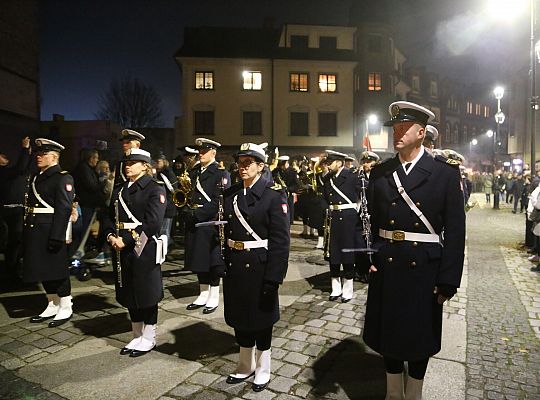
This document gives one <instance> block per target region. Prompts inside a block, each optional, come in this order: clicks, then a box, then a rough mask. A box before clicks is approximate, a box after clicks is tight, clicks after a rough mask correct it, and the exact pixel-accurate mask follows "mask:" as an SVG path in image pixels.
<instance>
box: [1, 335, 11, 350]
mask: <svg viewBox="0 0 540 400" xmlns="http://www.w3.org/2000/svg"><path fill="white" fill-rule="evenodd" d="M14 340H15V339H13V338H11V337H9V336H1V337H0V349H1V348H2V347H3V346H4V345H5V344H7V343H11V342H13V341H14Z"/></svg>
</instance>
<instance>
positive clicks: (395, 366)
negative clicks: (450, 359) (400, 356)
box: [384, 357, 429, 379]
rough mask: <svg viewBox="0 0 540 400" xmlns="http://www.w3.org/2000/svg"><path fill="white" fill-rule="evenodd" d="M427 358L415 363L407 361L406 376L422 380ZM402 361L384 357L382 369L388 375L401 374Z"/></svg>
mask: <svg viewBox="0 0 540 400" xmlns="http://www.w3.org/2000/svg"><path fill="white" fill-rule="evenodd" d="M428 362H429V358H426V359H424V360H417V361H408V365H409V370H408V374H409V376H410V377H412V378H414V379H424V376H425V375H426V370H427V366H428ZM403 364H404V361H403V360H395V359H393V358H388V357H384V367H385V368H386V372H388V373H389V374H400V373H402V372H403Z"/></svg>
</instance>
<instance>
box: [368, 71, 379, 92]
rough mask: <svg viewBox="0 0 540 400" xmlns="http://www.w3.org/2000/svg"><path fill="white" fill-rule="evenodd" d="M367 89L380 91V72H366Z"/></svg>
mask: <svg viewBox="0 0 540 400" xmlns="http://www.w3.org/2000/svg"><path fill="white" fill-rule="evenodd" d="M368 91H369V92H380V91H382V73H380V72H369V73H368Z"/></svg>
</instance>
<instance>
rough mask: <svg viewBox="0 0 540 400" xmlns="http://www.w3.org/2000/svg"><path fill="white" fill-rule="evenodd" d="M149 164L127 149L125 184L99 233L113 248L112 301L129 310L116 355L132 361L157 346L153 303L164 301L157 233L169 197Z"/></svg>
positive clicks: (142, 154) (140, 153) (162, 248)
mask: <svg viewBox="0 0 540 400" xmlns="http://www.w3.org/2000/svg"><path fill="white" fill-rule="evenodd" d="M150 163H151V158H150V153H148V152H147V151H145V150H142V149H137V148H134V149H130V150H128V152H127V154H126V155H125V156H124V159H123V164H124V166H125V174H126V175H125V176H126V178H127V179H128V180H127V181H126V182H124V183H123V184H121V185H117V186H116V187H115V188H114V191H113V194H112V196H111V205H110V208H109V214H108V218H106V219H105V221H104V230H103V231H104V234H105V236H106V238H107V241H108V242H109V244H110V245H111V247H112V250H113V268H114V272H115V277H116V282H115V288H116V301H118V303H120V304H121V305H123V306H124V307H126V308H127V309H128V310H129V315H130V319H131V328H132V332H133V340H132V341H131V342H129V343H128V344H127V345H126V346H125V347H124V348H123V349H122V350H121V352H120V354H122V355H128V354H129V356H130V357H139V356H142V355H144V354H146V353H148V352H149V351H150V350H152V349H153V348H154V347H155V345H156V327H157V316H158V306H157V305H158V303H159V302H160V301H161V299H163V282H162V278H161V263H162V262H163V261H164V259H165V255H166V251H167V249H166V247H165V245H164V241H163V237H159V231H160V229H161V226H162V223H163V217H164V215H165V208H166V206H167V205H166V203H167V199H166V193H165V187H164V185H163V184H162V183H161V182H159V181H156V180H155V179H154V178H153V176H152V165H151V164H150ZM117 216H118V218H117ZM117 224H118V225H117ZM117 229H118V231H117Z"/></svg>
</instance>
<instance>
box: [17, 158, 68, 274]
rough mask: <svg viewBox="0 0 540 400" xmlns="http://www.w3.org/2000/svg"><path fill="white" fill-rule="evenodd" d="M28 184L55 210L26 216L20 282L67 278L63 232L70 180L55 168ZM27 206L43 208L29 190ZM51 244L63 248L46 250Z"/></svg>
mask: <svg viewBox="0 0 540 400" xmlns="http://www.w3.org/2000/svg"><path fill="white" fill-rule="evenodd" d="M34 179H35V181H34ZM31 180H32V181H34V185H35V188H36V191H37V193H38V194H39V195H40V197H41V198H42V199H43V201H45V202H46V203H47V204H48V205H50V206H51V207H52V208H54V214H37V213H36V214H34V213H29V214H28V215H27V216H26V220H25V224H24V233H23V235H24V236H23V240H24V250H23V279H24V281H25V282H42V281H50V280H56V279H63V278H66V277H68V276H69V270H68V267H67V245H66V229H67V226H68V221H69V217H70V215H71V205H72V203H73V196H74V193H75V191H74V188H73V178H72V177H71V175H69V174H68V173H67V172H66V171H62V170H61V168H60V166H59V165H55V166H52V167H50V168H47V169H46V170H45V171H44V172H43V173H41V174H38V175H35V176H34V177H33V178H32V179H31ZM28 206H29V207H35V208H45V206H44V205H42V204H41V203H40V202H39V201H38V199H37V197H36V196H35V194H34V191H33V190H32V189H31V188H29V191H28ZM50 241H56V242H62V245H61V246H60V247H59V249H58V250H57V251H56V250H49V249H48V247H49V243H50Z"/></svg>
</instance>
